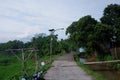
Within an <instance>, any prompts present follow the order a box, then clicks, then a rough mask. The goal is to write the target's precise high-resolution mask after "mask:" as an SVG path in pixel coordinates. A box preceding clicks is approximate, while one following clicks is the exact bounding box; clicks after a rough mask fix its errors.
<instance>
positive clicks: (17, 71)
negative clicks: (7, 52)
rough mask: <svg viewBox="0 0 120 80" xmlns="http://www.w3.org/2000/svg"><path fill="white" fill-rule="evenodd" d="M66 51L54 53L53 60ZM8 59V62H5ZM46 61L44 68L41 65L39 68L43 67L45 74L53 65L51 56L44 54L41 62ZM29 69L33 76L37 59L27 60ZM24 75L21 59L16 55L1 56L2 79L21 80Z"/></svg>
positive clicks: (0, 77)
mask: <svg viewBox="0 0 120 80" xmlns="http://www.w3.org/2000/svg"><path fill="white" fill-rule="evenodd" d="M64 54H65V53H64V52H63V53H60V54H57V55H52V61H54V60H55V59H56V58H57V57H59V56H61V55H64ZM5 60H7V61H8V63H7V64H3V62H4V61H5ZM42 61H44V62H45V63H46V65H45V66H44V67H43V68H42V67H41V66H39V70H41V69H43V70H44V73H43V76H44V75H45V73H46V71H47V70H48V69H49V68H50V67H51V64H52V62H50V57H49V56H43V57H41V58H39V63H40V62H42ZM1 64H2V65H1ZM27 71H28V73H29V75H30V77H32V75H33V73H34V71H35V61H34V60H28V61H27ZM22 76H23V74H22V65H21V62H20V61H19V60H17V59H16V57H14V56H4V55H2V56H1V58H0V80H20V78H21V77H22Z"/></svg>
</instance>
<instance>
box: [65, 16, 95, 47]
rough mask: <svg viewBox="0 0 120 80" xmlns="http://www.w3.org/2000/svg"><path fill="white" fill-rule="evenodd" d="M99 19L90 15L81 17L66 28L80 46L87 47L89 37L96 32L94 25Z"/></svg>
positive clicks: (71, 37)
mask: <svg viewBox="0 0 120 80" xmlns="http://www.w3.org/2000/svg"><path fill="white" fill-rule="evenodd" d="M96 24H97V21H96V20H95V19H94V18H92V17H91V16H90V15H88V16H84V17H82V18H80V19H79V20H78V21H76V22H73V23H72V24H71V25H70V26H69V27H68V28H67V30H66V34H68V33H69V34H70V36H69V37H70V40H72V41H73V42H75V43H76V45H77V46H78V47H86V46H87V44H86V43H87V42H88V40H89V37H90V36H91V35H93V34H94V33H93V32H94V27H95V25H96Z"/></svg>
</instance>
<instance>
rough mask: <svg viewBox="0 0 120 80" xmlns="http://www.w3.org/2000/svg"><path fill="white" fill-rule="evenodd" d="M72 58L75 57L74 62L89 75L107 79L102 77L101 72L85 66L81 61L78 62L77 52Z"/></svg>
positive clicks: (102, 79)
mask: <svg viewBox="0 0 120 80" xmlns="http://www.w3.org/2000/svg"><path fill="white" fill-rule="evenodd" d="M74 59H75V61H76V63H77V64H78V66H80V67H81V68H82V69H83V70H84V71H86V72H87V73H88V74H90V75H91V76H93V77H94V78H95V79H96V80H107V79H106V78H104V77H103V76H102V75H101V74H99V73H97V72H94V71H92V70H90V69H89V68H88V67H87V66H85V65H84V64H83V63H80V61H79V57H78V55H77V54H75V55H74Z"/></svg>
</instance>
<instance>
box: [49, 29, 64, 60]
mask: <svg viewBox="0 0 120 80" xmlns="http://www.w3.org/2000/svg"><path fill="white" fill-rule="evenodd" d="M57 30H64V28H59V29H50V30H49V31H50V32H51V40H50V62H52V58H51V56H52V52H53V51H52V41H53V35H54V32H55V31H57Z"/></svg>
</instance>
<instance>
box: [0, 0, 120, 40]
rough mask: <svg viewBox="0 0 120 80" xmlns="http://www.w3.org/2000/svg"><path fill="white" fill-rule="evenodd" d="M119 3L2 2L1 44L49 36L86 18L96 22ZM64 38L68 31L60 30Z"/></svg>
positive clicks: (112, 0) (62, 0) (81, 0)
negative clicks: (89, 17) (59, 29)
mask: <svg viewBox="0 0 120 80" xmlns="http://www.w3.org/2000/svg"><path fill="white" fill-rule="evenodd" d="M111 3H120V1H119V0H101V1H98V0H91V1H89V0H51V1H50V0H0V28H1V29H0V42H6V41H8V40H14V39H20V38H25V37H27V36H29V35H34V34H36V33H47V34H49V32H48V30H49V29H51V28H55V29H57V28H61V27H63V28H65V29H66V28H67V27H68V26H69V25H70V24H71V23H72V22H73V21H75V20H78V19H79V18H81V17H83V16H85V15H92V16H93V17H94V18H96V19H97V20H98V19H99V18H100V17H101V16H102V12H103V9H104V8H105V7H106V6H107V5H108V4H111ZM56 34H59V37H60V38H65V37H66V36H65V30H64V31H58V32H56Z"/></svg>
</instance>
